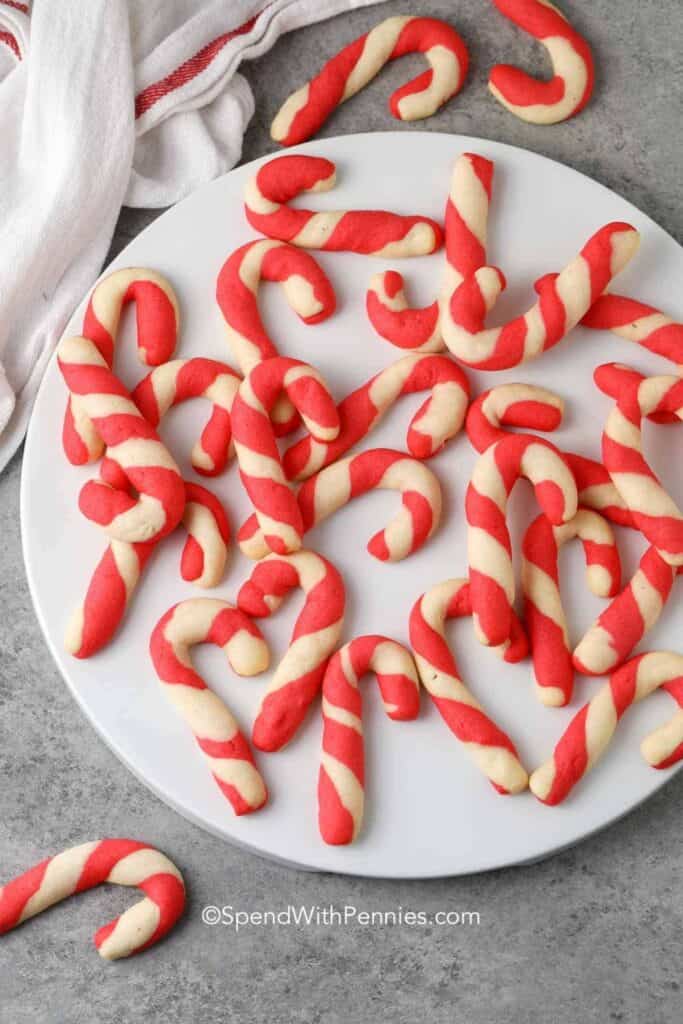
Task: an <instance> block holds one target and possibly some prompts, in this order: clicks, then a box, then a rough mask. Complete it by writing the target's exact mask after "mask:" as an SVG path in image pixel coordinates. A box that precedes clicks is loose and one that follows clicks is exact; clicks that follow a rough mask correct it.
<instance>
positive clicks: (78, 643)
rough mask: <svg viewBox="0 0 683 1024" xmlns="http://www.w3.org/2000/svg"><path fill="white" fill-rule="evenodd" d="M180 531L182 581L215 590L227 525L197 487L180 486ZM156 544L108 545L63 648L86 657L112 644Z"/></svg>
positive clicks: (222, 562)
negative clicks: (182, 503)
mask: <svg viewBox="0 0 683 1024" xmlns="http://www.w3.org/2000/svg"><path fill="white" fill-rule="evenodd" d="M185 492H186V503H185V511H184V513H183V520H182V522H183V526H184V527H185V529H186V530H187V534H188V536H187V540H186V541H185V545H184V547H183V551H182V554H181V559H180V573H181V576H182V578H183V579H184V580H187V581H188V582H189V583H194V584H195V586H197V587H215V586H217V585H218V583H220V581H221V579H222V578H223V573H224V570H225V563H226V560H227V552H228V544H229V541H230V526H229V524H228V520H227V517H226V515H225V511H224V509H223V506H222V505H221V503H220V501H219V500H218V498H216V496H215V495H214V494H212V493H211V491H208V490H207V489H206V487H202V486H201V485H200V484H195V483H189V482H187V481H186V483H185ZM158 543H159V542H158V541H150V542H149V543H142V544H128V543H127V542H126V541H122V540H111V541H110V542H109V545H108V547H107V549H106V551H105V552H104V554H103V555H102V558H101V559H100V561H99V563H98V564H97V566H96V567H95V571H94V572H93V574H92V577H91V579H90V583H89V585H88V589H87V591H86V595H85V599H84V601H83V604H81V605H80V606H79V607H78V608H76V609H75V611H74V612H73V613H72V615H71V617H70V619H69V623H68V625H67V628H66V632H65V635H64V648H65V650H67V651H68V652H69V654H73V656H74V657H75V658H90V657H91V656H92V655H93V654H96V653H97V652H98V651H99V650H101V649H102V648H103V647H106V646H107V644H108V643H109V642H110V641H111V640H112V639H113V637H114V635H115V633H116V631H117V630H118V628H119V626H120V625H121V622H122V621H123V617H124V615H125V613H126V609H127V608H128V605H129V604H130V601H131V599H132V597H133V594H134V593H135V590H136V588H137V585H138V583H139V582H140V578H141V576H142V573H143V571H144V569H145V566H146V565H147V563H148V561H149V559H150V557H151V555H152V553H153V551H154V550H155V549H156V547H157V546H158Z"/></svg>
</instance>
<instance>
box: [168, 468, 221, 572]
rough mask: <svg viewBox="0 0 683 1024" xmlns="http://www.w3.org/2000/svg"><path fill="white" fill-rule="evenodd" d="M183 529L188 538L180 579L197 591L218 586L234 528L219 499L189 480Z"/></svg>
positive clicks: (181, 564)
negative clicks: (231, 531) (231, 530)
mask: <svg viewBox="0 0 683 1024" xmlns="http://www.w3.org/2000/svg"><path fill="white" fill-rule="evenodd" d="M183 526H184V527H185V529H186V530H187V534H188V536H187V540H186V541H185V546H184V547H183V553H182V555H181V559H180V575H181V576H182V578H183V579H184V580H187V581H188V583H194V585H195V586H197V587H207V588H211V587H216V586H218V584H219V583H220V581H221V580H222V579H223V573H224V571H225V563H226V560H227V556H228V544H229V543H230V524H229V523H228V518H227V516H226V514H225V510H224V508H223V506H222V504H221V502H220V501H219V500H218V498H217V497H216V495H215V494H212V493H211V491H209V490H207V489H206V487H202V486H201V484H195V483H190V482H189V481H187V480H186V481H185V511H184V513H183Z"/></svg>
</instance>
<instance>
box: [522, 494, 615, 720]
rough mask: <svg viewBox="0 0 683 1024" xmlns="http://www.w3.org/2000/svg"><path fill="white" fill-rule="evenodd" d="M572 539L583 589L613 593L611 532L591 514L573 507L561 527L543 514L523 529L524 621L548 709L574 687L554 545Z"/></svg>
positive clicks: (541, 695)
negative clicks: (580, 560)
mask: <svg viewBox="0 0 683 1024" xmlns="http://www.w3.org/2000/svg"><path fill="white" fill-rule="evenodd" d="M574 537H578V539H579V540H580V541H581V543H582V545H583V550H584V554H585V557H586V582H587V583H588V588H589V590H591V591H592V592H593V593H594V594H597V596H598V597H614V595H615V594H616V593H617V591H618V590H619V586H620V582H621V561H620V558H619V550H618V548H617V546H616V541H615V539H614V533H613V532H612V528H611V527H610V525H609V523H608V522H607V520H606V519H603V518H602V516H600V515H598V513H597V512H591V511H589V510H588V509H579V511H578V512H577V513H576V515H575V516H574V518H573V519H570V520H569V522H567V523H564V524H563V525H562V526H553V524H552V523H551V522H550V520H549V519H547V517H546V516H544V515H540V516H538V518H537V519H535V520H534V521H533V523H532V524H531V526H529V528H528V530H527V531H526V533H525V535H524V541H523V543H522V554H523V559H522V588H523V590H524V622H525V624H526V628H527V632H528V635H529V644H530V646H531V654H532V657H533V661H534V673H535V676H536V695H537V696H538V699H539V700H540V701H541V703H543V704H547V705H548V706H549V707H562V706H563V705H564V704H568V703H569V701H570V700H571V696H572V689H573V686H574V667H573V664H572V652H571V649H570V647H569V633H568V629H567V619H566V616H565V613H564V608H563V607H562V598H561V596H560V581H559V569H558V560H559V554H560V548H561V547H562V545H563V544H566V543H567V541H569V540H572V539H573V538H574Z"/></svg>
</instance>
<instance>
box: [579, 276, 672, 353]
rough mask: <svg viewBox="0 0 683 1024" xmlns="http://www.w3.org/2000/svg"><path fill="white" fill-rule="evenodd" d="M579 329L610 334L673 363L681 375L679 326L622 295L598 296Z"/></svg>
mask: <svg viewBox="0 0 683 1024" xmlns="http://www.w3.org/2000/svg"><path fill="white" fill-rule="evenodd" d="M581 326H582V327H590V328H591V329H592V330H597V331H611V332H612V333H613V334H616V335H618V337H620V338H625V339H626V341H633V342H635V343H636V344H637V345H642V347H643V348H646V349H647V350H648V351H649V352H653V353H654V354H655V355H658V356H662V357H663V358H664V359H668V360H669V361H670V362H672V363H675V364H676V367H677V370H678V372H679V373H680V372H683V323H680V322H678V321H676V320H673V319H672V318H671V317H670V316H667V315H666V314H665V313H661V312H660V311H659V310H658V309H655V307H654V306H648V305H647V303H645V302H639V301H638V300H637V299H631V298H628V296H626V295H611V294H609V293H607V294H605V295H601V296H600V297H599V298H597V299H596V300H595V302H594V303H593V305H592V306H591V308H590V309H589V310H588V312H587V313H586V315H585V316H584V317H583V318H582V320H581Z"/></svg>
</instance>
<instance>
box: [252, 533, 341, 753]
mask: <svg viewBox="0 0 683 1024" xmlns="http://www.w3.org/2000/svg"><path fill="white" fill-rule="evenodd" d="M295 587H300V588H301V589H302V590H303V592H304V594H305V602H304V606H303V608H302V610H301V612H300V613H299V617H298V618H297V620H296V622H295V624H294V629H293V631H292V638H291V641H290V646H289V649H288V650H287V653H286V654H285V655H284V657H283V658H282V661H281V662H280V664H279V665H278V667H277V669H276V670H275V673H274V675H273V678H272V679H271V681H270V683H269V685H268V689H267V690H266V692H265V694H264V696H263V698H262V700H261V707H260V710H259V713H258V716H257V718H256V721H255V722H254V729H253V733H252V739H253V742H254V746H256V747H258V749H259V750H268V751H273V750H279V749H280V748H281V747H284V745H285V744H286V743H289V741H290V740H291V738H292V736H293V735H294V733H295V732H296V730H297V729H298V728H299V726H300V725H301V723H302V722H303V720H304V718H305V716H306V712H307V710H308V708H309V706H310V704H311V703H312V701H313V700H315V698H316V696H317V694H318V692H319V690H320V687H321V686H322V681H323V676H324V674H325V668H326V666H327V662H328V659H329V657H330V655H331V654H332V652H333V651H334V650H335V649H336V647H337V645H338V644H339V640H340V637H341V632H342V627H343V625H344V606H345V603H346V590H345V587H344V581H343V579H342V577H341V574H340V573H339V572H338V571H337V570H336V569H335V567H334V566H333V565H332V563H331V562H328V560H327V559H326V558H323V557H322V556H321V555H318V554H316V553H315V552H314V551H297V553H296V554H294V555H268V556H267V557H266V558H264V559H263V561H262V562H259V563H258V564H257V565H256V566H254V569H253V571H252V573H251V576H250V578H249V579H248V580H247V582H246V583H244V584H243V586H242V587H241V588H240V591H239V594H238V595H237V604H238V605H239V607H240V608H241V609H242V611H244V612H246V613H247V615H251V616H254V617H256V618H267V617H268V616H269V615H272V614H273V612H275V611H277V609H278V608H279V607H280V605H281V604H282V601H283V600H284V598H285V597H286V596H287V594H288V593H289V591H290V590H293V589H294V588H295Z"/></svg>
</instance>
